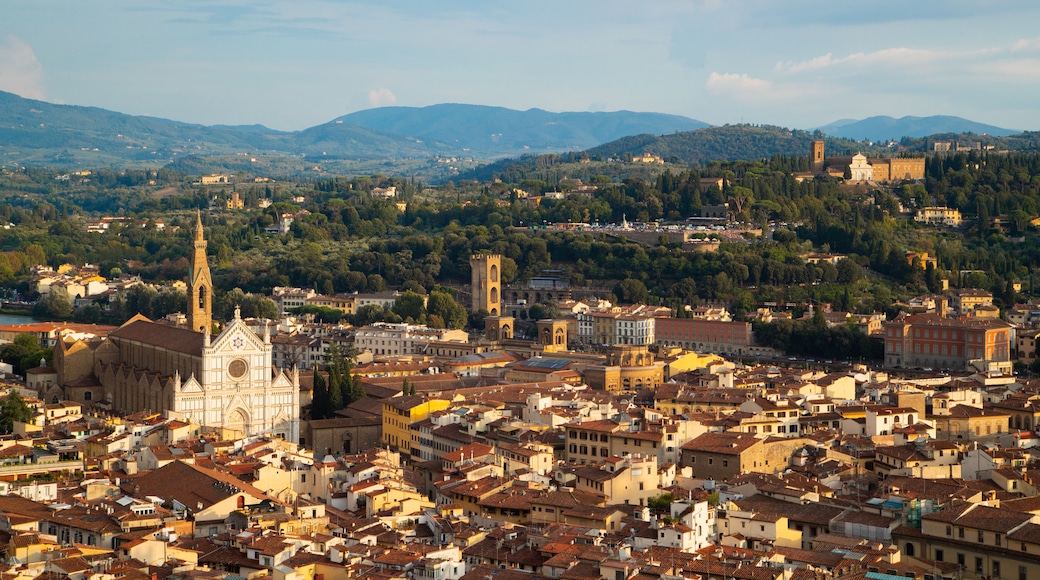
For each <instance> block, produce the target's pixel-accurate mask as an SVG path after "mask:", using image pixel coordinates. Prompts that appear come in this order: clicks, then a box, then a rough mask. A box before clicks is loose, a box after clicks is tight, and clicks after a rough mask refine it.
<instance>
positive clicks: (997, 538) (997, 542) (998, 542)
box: [994, 534, 1000, 546]
mask: <svg viewBox="0 0 1040 580" xmlns="http://www.w3.org/2000/svg"><path fill="white" fill-rule="evenodd" d="M994 537H995V538H996V540H995V542H994V543H995V544H996V545H997V546H999V545H1000V534H997V535H996V536H994Z"/></svg>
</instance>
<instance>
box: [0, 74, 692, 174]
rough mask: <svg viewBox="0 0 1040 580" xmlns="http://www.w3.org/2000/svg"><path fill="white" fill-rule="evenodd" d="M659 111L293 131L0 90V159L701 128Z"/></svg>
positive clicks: (397, 121)
mask: <svg viewBox="0 0 1040 580" xmlns="http://www.w3.org/2000/svg"><path fill="white" fill-rule="evenodd" d="M706 126H707V124H706V123H703V122H701V121H695V120H693V119H688V118H686V117H679V116H674V115H662V114H659V113H633V112H629V111H619V112H613V113H549V112H546V111H542V110H538V109H532V110H529V111H514V110H510V109H503V108H499V107H484V106H479V105H436V106H433V107H424V108H420V109H416V108H408V107H388V108H383V109H371V110H368V111H361V112H358V113H353V114H351V115H346V116H344V117H340V118H338V119H333V120H332V121H330V122H328V123H324V124H322V125H317V126H314V127H310V128H308V129H304V130H302V131H292V132H285V131H275V130H273V129H269V128H267V127H264V126H263V125H248V126H229V125H214V126H205V125H197V124H192V123H181V122H178V121H170V120H167V119H159V118H154V117H141V116H134V115H126V114H123V113H117V112H113V111H108V110H105V109H99V108H95V107H78V106H69V105H55V104H51V103H46V102H43V101H36V100H31V99H24V98H21V97H19V96H17V95H14V94H11V93H6V92H3V91H0V163H7V164H12V163H21V164H28V165H56V166H66V167H70V166H91V165H94V166H120V167H125V166H134V165H142V164H151V165H163V164H166V163H169V162H171V161H173V160H175V159H176V158H179V157H185V156H188V155H196V156H209V155H228V154H260V153H264V154H282V155H291V156H306V157H307V158H312V157H317V158H319V159H367V160H371V159H387V160H393V159H401V158H421V157H434V156H457V157H473V158H477V159H490V158H495V157H504V156H509V155H520V154H523V153H525V152H553V151H566V150H580V149H585V148H588V147H593V146H595V145H598V144H600V143H603V142H605V141H611V140H614V139H617V138H619V137H623V136H625V135H630V134H633V133H647V132H651V133H670V132H674V131H681V130H688V129H693V128H699V127H706Z"/></svg>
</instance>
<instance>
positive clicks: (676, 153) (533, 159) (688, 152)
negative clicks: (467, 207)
mask: <svg viewBox="0 0 1040 580" xmlns="http://www.w3.org/2000/svg"><path fill="white" fill-rule="evenodd" d="M814 139H823V140H824V142H825V143H826V150H827V155H853V154H855V153H863V154H865V155H893V154H895V153H897V152H898V151H899V150H900V149H901V148H899V147H896V148H886V147H879V146H871V145H868V144H866V143H859V142H856V141H851V140H848V139H832V138H830V137H827V136H825V135H823V134H821V133H819V132H816V133H810V132H808V131H802V130H798V129H794V130H792V129H785V128H782V127H774V126H768V125H762V126H759V125H723V126H721V127H706V128H703V129H698V130H696V131H685V132H682V133H673V134H671V135H661V136H658V135H633V136H631V137H623V138H621V139H618V140H616V141H611V142H610V143H606V144H604V145H600V146H598V147H593V148H592V149H589V150H587V151H583V152H576V153H564V154H561V155H540V156H538V155H525V156H523V157H519V158H516V159H504V160H500V161H497V162H495V163H491V164H488V165H484V166H482V167H478V168H476V169H474V170H472V171H470V172H467V173H465V174H462V175H460V176H459V179H478V180H488V179H491V178H492V177H496V176H497V177H502V176H506V175H531V174H535V173H537V172H538V170H539V168H542V167H544V166H547V165H555V164H556V163H576V164H577V163H579V162H581V161H592V162H607V163H591V164H589V165H591V166H593V169H594V170H595V171H598V172H599V173H603V174H612V173H613V172H612V171H610V168H611V167H613V166H614V165H615V164H612V163H609V161H611V160H614V161H628V160H630V159H631V158H632V157H634V156H637V155H642V154H643V153H650V154H652V155H658V156H660V157H661V158H662V159H663V160H664V161H665V162H666V163H674V164H677V165H684V166H685V165H689V164H691V163H694V164H699V165H708V164H710V163H712V162H714V161H756V160H762V159H770V158H772V157H773V156H776V155H783V156H787V157H792V158H798V157H804V158H808V155H809V149H810V145H811V144H812V141H813V140H814ZM617 167H618V168H619V170H621V169H620V168H623V173H624V174H626V175H628V174H631V173H632V171H633V168H634V167H640V165H635V166H633V165H631V164H625V165H618V166H617ZM571 169H572V170H573V171H568V172H567V173H568V175H570V174H571V173H574V174H575V175H572V176H577V175H578V174H580V173H582V172H581V171H579V169H581V167H579V166H578V165H575V166H573V167H572V168H571ZM646 169H648V170H652V169H653V167H652V166H646ZM806 169H808V167H806Z"/></svg>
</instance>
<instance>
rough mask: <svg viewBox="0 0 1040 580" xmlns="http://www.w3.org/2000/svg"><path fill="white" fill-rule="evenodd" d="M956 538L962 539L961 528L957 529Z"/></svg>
mask: <svg viewBox="0 0 1040 580" xmlns="http://www.w3.org/2000/svg"><path fill="white" fill-rule="evenodd" d="M957 537H958V538H964V528H961V527H958V528H957Z"/></svg>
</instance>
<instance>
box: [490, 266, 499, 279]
mask: <svg viewBox="0 0 1040 580" xmlns="http://www.w3.org/2000/svg"><path fill="white" fill-rule="evenodd" d="M491 281H492V282H498V266H496V265H495V264H491Z"/></svg>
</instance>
